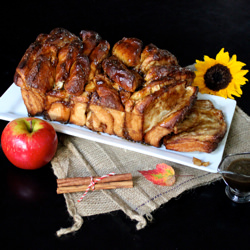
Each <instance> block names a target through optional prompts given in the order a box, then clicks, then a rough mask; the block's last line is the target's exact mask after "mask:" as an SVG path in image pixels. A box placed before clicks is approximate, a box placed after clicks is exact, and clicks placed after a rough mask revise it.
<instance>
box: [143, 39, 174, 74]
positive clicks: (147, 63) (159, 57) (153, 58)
mask: <svg viewBox="0 0 250 250" xmlns="http://www.w3.org/2000/svg"><path fill="white" fill-rule="evenodd" d="M159 65H178V61H177V59H176V57H175V56H174V55H173V54H171V53H170V52H169V51H167V50H163V49H159V48H158V47H157V46H155V45H154V44H152V43H151V44H149V45H147V46H146V47H145V48H144V50H143V51H142V53H141V65H140V71H141V72H142V73H143V74H146V73H147V72H148V70H149V69H150V68H151V67H153V66H159Z"/></svg>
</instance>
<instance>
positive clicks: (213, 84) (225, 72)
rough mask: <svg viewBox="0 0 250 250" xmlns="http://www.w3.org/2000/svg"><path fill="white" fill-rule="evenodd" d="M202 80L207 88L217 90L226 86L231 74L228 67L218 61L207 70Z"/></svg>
mask: <svg viewBox="0 0 250 250" xmlns="http://www.w3.org/2000/svg"><path fill="white" fill-rule="evenodd" d="M204 80H205V84H206V86H207V88H209V89H211V90H213V91H219V90H221V89H225V88H226V87H227V86H228V84H229V83H230V82H231V80H232V75H231V73H230V71H229V69H228V67H226V66H224V65H222V64H219V63H218V64H215V65H214V66H212V67H211V68H209V69H208V70H207V72H206V74H205V75H204Z"/></svg>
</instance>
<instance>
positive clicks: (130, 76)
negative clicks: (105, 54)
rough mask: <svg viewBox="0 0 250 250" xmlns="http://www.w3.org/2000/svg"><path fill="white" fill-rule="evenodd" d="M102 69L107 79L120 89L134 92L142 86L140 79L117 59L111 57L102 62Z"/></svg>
mask: <svg viewBox="0 0 250 250" xmlns="http://www.w3.org/2000/svg"><path fill="white" fill-rule="evenodd" d="M102 67H103V70H104V72H105V74H107V75H108V76H109V78H110V79H111V80H112V81H113V82H115V83H117V84H118V85H119V87H120V88H121V89H124V90H126V91H129V92H134V91H135V90H136V89H137V88H139V87H140V86H141V85H142V81H143V79H142V77H141V76H140V75H139V74H138V73H137V72H135V71H132V70H129V69H128V68H127V67H126V66H125V64H123V63H122V62H121V61H120V60H119V59H118V58H117V57H115V56H111V57H109V58H106V59H104V60H103V62H102Z"/></svg>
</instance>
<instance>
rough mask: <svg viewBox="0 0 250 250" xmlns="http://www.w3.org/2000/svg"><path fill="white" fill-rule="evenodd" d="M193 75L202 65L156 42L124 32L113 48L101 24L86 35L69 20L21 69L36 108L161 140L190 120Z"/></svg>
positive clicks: (55, 117) (31, 108)
mask: <svg viewBox="0 0 250 250" xmlns="http://www.w3.org/2000/svg"><path fill="white" fill-rule="evenodd" d="M111 52H112V53H111ZM193 79H194V72H192V71H190V70H188V69H186V68H181V67H180V66H179V65H178V62H177V59H176V57H175V56H174V55H172V54H171V53H170V52H169V51H167V50H162V49H159V48H158V47H156V46H155V45H153V44H149V45H147V46H145V47H144V48H143V43H142V41H141V40H139V39H137V38H123V39H122V40H120V41H118V42H117V43H116V44H115V45H114V46H113V48H112V49H111V48H110V44H109V43H108V41H106V40H103V39H102V38H101V36H100V35H99V34H98V33H96V32H94V31H85V30H82V31H81V32H80V38H79V37H77V36H75V35H74V34H72V33H70V32H69V31H67V30H65V29H62V28H56V29H54V30H52V31H51V32H50V33H49V34H41V35H39V36H38V37H37V39H36V41H35V42H34V43H32V44H31V45H30V47H29V48H28V49H27V51H26V52H25V54H24V56H23V57H22V59H21V61H20V63H19V64H18V66H17V69H16V73H15V76H14V81H15V83H16V85H18V86H19V87H20V88H21V93H22V97H23V100H24V103H25V105H26V108H27V111H28V113H29V115H32V116H35V115H43V116H44V118H46V119H48V120H52V121H59V122H62V123H73V124H76V125H78V126H86V127H87V128H89V129H91V130H93V131H99V132H104V133H108V134H110V135H117V136H119V137H122V138H126V139H130V140H133V141H137V142H143V143H147V144H150V145H153V146H156V147H159V146H161V143H162V138H163V137H165V136H168V135H170V134H172V133H177V132H178V133H179V132H180V131H181V130H187V129H188V128H189V127H190V124H191V122H189V123H188V125H187V122H183V123H181V121H182V120H183V119H184V117H185V116H186V114H187V113H188V112H189V110H190V109H191V107H192V106H193V104H194V103H195V101H196V97H197V91H198V89H197V88H196V87H192V86H189V85H191V83H192V81H193ZM199 106H200V105H199ZM192 114H194V112H193V113H191V114H189V115H190V116H192ZM186 120H187V119H186ZM186 120H185V121H186ZM194 120H195V119H193V120H192V122H193V124H192V126H194V127H195V126H196V123H195V122H194ZM187 127H188V128H187ZM165 138H167V137H165ZM221 138H222V135H221V136H220V137H218V139H217V141H216V143H217V142H218V141H219V140H221ZM165 140H167V139H165ZM199 143H203V141H202V140H200V141H199ZM206 145H207V144H206ZM210 147H211V146H210Z"/></svg>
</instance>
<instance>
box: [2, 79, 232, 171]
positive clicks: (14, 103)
mask: <svg viewBox="0 0 250 250" xmlns="http://www.w3.org/2000/svg"><path fill="white" fill-rule="evenodd" d="M198 99H208V100H211V101H212V102H213V104H214V106H215V107H216V108H217V109H220V110H222V111H223V114H224V117H225V120H226V123H227V133H226V135H225V137H224V139H223V140H222V141H221V143H220V144H219V146H218V148H217V149H216V150H215V151H214V152H212V153H209V154H208V153H201V152H191V153H180V152H176V151H171V150H166V149H165V147H164V146H162V147H161V148H156V147H153V146H147V145H143V144H140V143H136V142H132V141H128V140H125V139H122V138H119V137H117V136H112V135H108V134H104V133H96V132H93V131H91V130H89V129H87V128H84V127H79V126H76V125H73V124H61V123H59V122H50V123H51V124H52V126H53V127H54V128H55V130H56V131H58V132H61V133H64V134H68V135H72V136H77V137H81V138H85V139H88V140H92V141H96V142H100V143H104V144H108V145H111V146H116V147H120V148H124V149H128V150H132V151H135V152H138V153H142V154H145V155H150V156H154V157H157V158H160V159H164V160H168V161H172V162H176V163H179V164H182V165H185V166H189V167H193V168H197V169H200V170H204V171H208V172H212V173H216V172H217V167H218V165H219V163H220V161H221V159H222V156H223V152H224V148H225V145H226V140H227V136H228V132H229V129H230V125H231V122H232V118H233V115H234V111H235V107H236V101H234V100H232V99H225V98H222V97H218V96H212V95H206V94H205V95H202V94H200V93H199V94H198ZM27 115H28V114H27V110H26V107H25V105H24V103H23V99H22V96H21V91H20V88H19V87H17V86H16V85H15V84H14V83H13V84H12V85H11V86H10V87H9V88H8V89H7V91H6V92H5V93H4V94H3V95H2V96H1V98H0V119H2V120H6V121H11V120H13V119H16V118H19V117H27ZM38 117H39V118H41V119H43V117H40V116H38ZM193 157H196V158H199V159H200V160H202V161H209V162H210V164H209V166H208V167H199V166H196V165H194V164H193V162H192V159H193Z"/></svg>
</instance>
